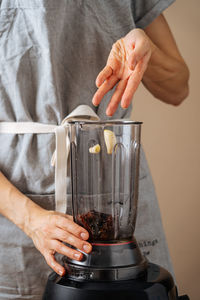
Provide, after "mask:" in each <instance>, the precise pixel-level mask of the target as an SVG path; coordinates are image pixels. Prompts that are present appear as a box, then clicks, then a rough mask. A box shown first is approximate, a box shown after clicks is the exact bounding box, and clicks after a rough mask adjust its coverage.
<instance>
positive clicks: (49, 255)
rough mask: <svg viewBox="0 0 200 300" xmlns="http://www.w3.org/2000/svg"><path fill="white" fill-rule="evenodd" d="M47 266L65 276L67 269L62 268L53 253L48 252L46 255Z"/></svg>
mask: <svg viewBox="0 0 200 300" xmlns="http://www.w3.org/2000/svg"><path fill="white" fill-rule="evenodd" d="M44 258H45V260H46V262H47V264H48V265H49V266H50V267H51V268H52V269H53V270H54V271H55V272H56V273H57V274H58V275H60V276H63V275H64V274H65V268H64V267H63V266H61V265H60V264H59V263H58V262H57V261H56V259H55V257H54V254H53V251H51V252H47V253H46V254H45V255H44Z"/></svg>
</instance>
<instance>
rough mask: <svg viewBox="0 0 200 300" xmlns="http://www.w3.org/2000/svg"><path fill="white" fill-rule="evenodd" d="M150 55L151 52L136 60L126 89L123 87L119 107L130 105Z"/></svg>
mask: <svg viewBox="0 0 200 300" xmlns="http://www.w3.org/2000/svg"><path fill="white" fill-rule="evenodd" d="M150 55H151V54H147V55H146V56H145V57H144V58H143V59H141V60H140V61H139V62H138V64H137V66H136V68H135V70H134V72H133V73H132V74H131V76H130V77H129V80H128V83H127V86H126V89H125V91H124V94H123V96H122V99H121V107H122V108H128V106H129V105H130V103H131V101H132V98H133V95H134V93H135V92H136V90H137V88H138V86H139V84H140V82H141V80H142V77H143V75H144V72H145V71H146V68H147V65H148V61H149V58H150Z"/></svg>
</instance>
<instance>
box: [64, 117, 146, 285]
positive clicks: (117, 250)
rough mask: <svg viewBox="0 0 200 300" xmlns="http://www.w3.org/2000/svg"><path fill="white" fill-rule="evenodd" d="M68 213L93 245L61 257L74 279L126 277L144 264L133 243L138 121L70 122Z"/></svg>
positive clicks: (136, 190) (140, 268) (141, 268)
mask: <svg viewBox="0 0 200 300" xmlns="http://www.w3.org/2000/svg"><path fill="white" fill-rule="evenodd" d="M69 124H70V150H71V151H70V153H71V159H70V161H71V186H72V212H73V218H74V221H75V222H76V223H78V224H79V225H80V226H82V227H84V228H85V229H86V230H87V231H88V232H89V236H90V237H89V242H90V243H91V244H92V246H93V251H92V253H91V254H85V253H84V259H83V260H82V261H75V260H69V259H67V258H64V263H65V267H66V268H67V270H68V274H69V276H70V277H71V278H72V279H76V280H82V279H83V280H85V279H88V280H101V279H102V280H104V279H105V278H107V280H113V279H114V280H123V279H132V278H135V277H136V276H137V277H138V274H139V273H141V274H142V272H143V271H144V270H145V268H146V265H147V262H146V259H145V258H144V257H143V256H142V255H141V252H140V250H139V248H138V245H137V243H136V241H135V239H134V236H133V234H134V229H135V223H136V215H137V202H138V179H139V154H140V132H141V124H142V123H141V122H133V121H116V120H115V121H107V122H102V121H100V122H91V121H86V122H85V121H84V122H77V121H75V122H70V123H69Z"/></svg>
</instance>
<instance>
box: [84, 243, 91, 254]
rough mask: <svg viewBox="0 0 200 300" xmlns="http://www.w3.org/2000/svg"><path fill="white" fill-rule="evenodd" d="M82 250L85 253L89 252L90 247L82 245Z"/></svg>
mask: <svg viewBox="0 0 200 300" xmlns="http://www.w3.org/2000/svg"><path fill="white" fill-rule="evenodd" d="M83 250H84V251H85V252H89V251H90V246H88V245H86V244H85V245H83Z"/></svg>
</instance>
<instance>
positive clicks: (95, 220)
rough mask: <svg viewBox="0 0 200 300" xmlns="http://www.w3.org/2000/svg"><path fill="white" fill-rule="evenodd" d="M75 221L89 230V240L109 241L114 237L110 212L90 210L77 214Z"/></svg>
mask: <svg viewBox="0 0 200 300" xmlns="http://www.w3.org/2000/svg"><path fill="white" fill-rule="evenodd" d="M77 223H78V224H79V225H81V226H83V227H84V228H85V229H86V230H87V231H88V232H89V235H90V237H89V240H90V241H109V240H113V239H114V228H113V226H114V222H113V217H112V215H110V214H105V213H101V212H97V211H95V210H91V211H89V212H87V213H85V214H81V215H78V217H77Z"/></svg>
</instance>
